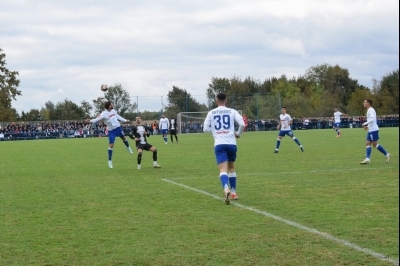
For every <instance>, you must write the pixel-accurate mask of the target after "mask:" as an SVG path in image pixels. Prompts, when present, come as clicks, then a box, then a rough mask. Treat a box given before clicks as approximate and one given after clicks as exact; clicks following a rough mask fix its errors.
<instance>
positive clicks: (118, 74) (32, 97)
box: [0, 0, 399, 111]
mask: <svg viewBox="0 0 400 266" xmlns="http://www.w3.org/2000/svg"><path fill="white" fill-rule="evenodd" d="M0 6H1V7H2V8H1V9H0V25H3V26H2V30H1V31H0V44H1V48H2V49H3V50H4V52H5V53H6V60H7V67H8V68H9V69H10V70H16V71H19V73H20V76H19V77H20V79H21V86H20V89H21V90H22V93H23V96H21V97H18V99H17V101H15V102H13V105H14V106H15V107H16V108H17V110H19V111H22V110H25V111H27V110H29V109H31V108H40V107H41V106H43V104H44V103H45V102H46V101H48V100H51V101H54V102H57V101H62V100H64V99H65V98H68V99H70V100H72V101H74V102H77V103H78V102H80V101H81V100H83V99H85V100H87V101H91V100H92V99H94V98H96V97H98V96H100V95H101V92H100V90H99V86H100V84H102V83H108V84H114V83H121V84H122V86H123V87H124V88H125V89H127V90H128V91H129V92H130V93H131V96H132V97H133V100H134V101H136V100H135V99H134V98H135V97H136V96H149V97H142V98H141V99H140V102H139V108H140V109H141V110H144V109H148V110H158V109H159V108H160V106H161V96H163V99H164V102H165V101H166V95H167V92H168V91H169V90H170V89H171V88H172V86H173V85H175V86H178V87H182V88H185V89H187V90H188V91H189V92H190V93H191V94H192V95H198V97H199V99H201V98H204V96H202V95H204V94H205V89H206V88H207V86H208V83H209V82H210V81H211V78H212V77H215V76H216V77H228V78H230V77H232V76H233V75H237V76H240V77H247V76H251V77H254V78H255V79H259V80H263V79H265V78H269V77H271V76H280V75H281V74H286V75H287V76H298V75H301V74H304V73H305V70H306V69H307V68H309V67H311V66H315V65H317V64H323V63H329V64H331V65H335V64H339V65H340V66H342V67H345V68H347V69H349V72H350V74H351V75H352V77H353V78H356V79H358V80H359V83H361V84H363V85H366V86H371V84H372V81H371V80H372V78H377V79H379V78H380V77H381V76H383V75H385V74H386V73H387V72H389V71H391V70H393V69H395V68H397V67H398V65H399V2H398V1H395V0H383V1H378V0H354V1H345V0H337V1H333V0H297V1H296V0H272V1H256V0H250V1H244V2H243V1H238V0H224V1H210V0H204V1H169V2H168V3H167V2H164V1H128V0H125V1H118V2H112V1H105V0H98V1H94V0H89V1H78V0H71V1H64V2H63V1H61V2H60V1H57V2H55V1H50V0H41V1H35V2H33V1H26V0H25V1H24V0H14V1H6V0H0ZM142 108H143V109H142Z"/></svg>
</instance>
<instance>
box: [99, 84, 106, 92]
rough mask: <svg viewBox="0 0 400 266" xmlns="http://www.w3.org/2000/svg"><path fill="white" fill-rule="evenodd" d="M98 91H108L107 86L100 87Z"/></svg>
mask: <svg viewBox="0 0 400 266" xmlns="http://www.w3.org/2000/svg"><path fill="white" fill-rule="evenodd" d="M100 89H101V90H102V91H107V90H108V88H107V85H104V84H103V85H101V87H100Z"/></svg>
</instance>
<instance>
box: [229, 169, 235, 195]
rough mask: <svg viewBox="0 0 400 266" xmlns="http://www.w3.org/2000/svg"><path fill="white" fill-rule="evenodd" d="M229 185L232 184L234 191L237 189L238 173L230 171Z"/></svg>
mask: <svg viewBox="0 0 400 266" xmlns="http://www.w3.org/2000/svg"><path fill="white" fill-rule="evenodd" d="M228 177H229V185H230V186H231V189H232V191H236V173H229V174H228Z"/></svg>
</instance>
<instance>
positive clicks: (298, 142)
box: [293, 137, 301, 146]
mask: <svg viewBox="0 0 400 266" xmlns="http://www.w3.org/2000/svg"><path fill="white" fill-rule="evenodd" d="M293 140H294V142H296V143H297V145H299V146H300V145H301V144H300V141H299V140H298V139H296V138H295V137H293Z"/></svg>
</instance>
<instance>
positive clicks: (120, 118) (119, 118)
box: [117, 114, 131, 123]
mask: <svg viewBox="0 0 400 266" xmlns="http://www.w3.org/2000/svg"><path fill="white" fill-rule="evenodd" d="M117 119H118V120H119V121H121V122H124V123H125V122H130V121H131V120H129V119H125V118H123V117H122V116H120V115H118V114H117Z"/></svg>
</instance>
